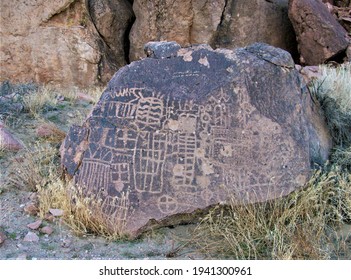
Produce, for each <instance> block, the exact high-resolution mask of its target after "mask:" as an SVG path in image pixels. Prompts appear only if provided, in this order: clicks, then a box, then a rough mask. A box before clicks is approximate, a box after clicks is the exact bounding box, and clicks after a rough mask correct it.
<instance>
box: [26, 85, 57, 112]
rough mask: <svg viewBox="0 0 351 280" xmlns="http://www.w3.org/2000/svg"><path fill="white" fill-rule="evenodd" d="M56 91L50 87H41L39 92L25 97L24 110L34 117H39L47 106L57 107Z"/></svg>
mask: <svg viewBox="0 0 351 280" xmlns="http://www.w3.org/2000/svg"><path fill="white" fill-rule="evenodd" d="M56 95H57V93H56V91H55V90H54V89H53V88H52V87H50V86H43V87H40V88H39V89H38V90H36V91H33V92H31V93H28V94H26V95H24V96H23V99H22V103H23V106H24V110H25V111H26V112H28V113H29V114H30V115H31V116H32V117H34V118H35V117H38V116H39V114H40V112H41V111H42V110H43V109H44V107H45V106H52V107H54V106H56V104H57V98H56Z"/></svg>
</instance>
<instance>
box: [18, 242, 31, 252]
mask: <svg viewBox="0 0 351 280" xmlns="http://www.w3.org/2000/svg"><path fill="white" fill-rule="evenodd" d="M16 247H17V248H18V249H20V250H22V251H27V250H28V247H27V246H24V245H23V244H21V243H18V244H17V245H16Z"/></svg>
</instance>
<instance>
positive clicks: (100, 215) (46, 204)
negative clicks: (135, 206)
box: [38, 180, 129, 240]
mask: <svg viewBox="0 0 351 280" xmlns="http://www.w3.org/2000/svg"><path fill="white" fill-rule="evenodd" d="M38 197H39V204H40V208H39V210H40V216H41V217H44V216H45V214H46V213H48V212H49V209H50V208H58V209H62V210H63V211H64V215H63V221H64V223H65V224H66V225H67V226H69V227H70V228H71V229H72V230H73V231H74V233H76V234H77V235H86V234H96V235H100V236H103V237H105V238H106V239H108V240H115V239H120V238H124V237H126V235H125V233H124V232H125V220H126V215H127V209H128V204H129V201H128V194H126V195H125V196H124V197H122V198H120V199H118V200H116V201H115V205H113V206H115V207H116V209H118V210H119V211H118V212H116V213H111V212H108V211H106V209H105V205H104V201H103V200H102V199H101V198H99V197H98V195H90V196H87V195H85V194H84V193H83V191H82V190H81V189H79V188H77V187H75V186H74V185H73V183H72V182H65V181H62V180H56V181H55V182H52V183H51V184H49V185H48V186H46V187H41V186H38Z"/></svg>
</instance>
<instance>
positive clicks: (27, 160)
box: [7, 143, 129, 239]
mask: <svg viewBox="0 0 351 280" xmlns="http://www.w3.org/2000/svg"><path fill="white" fill-rule="evenodd" d="M59 166H60V164H59V158H58V150H57V147H55V146H52V145H50V144H48V143H38V144H36V145H35V146H34V147H32V149H31V150H27V151H25V152H24V153H22V154H18V155H17V156H16V158H15V159H14V161H13V163H12V165H11V167H10V172H9V175H8V179H7V181H8V182H7V185H8V186H12V187H16V188H18V189H21V190H27V191H32V192H37V194H38V198H39V211H40V213H39V214H40V216H41V217H42V218H44V217H45V214H47V213H48V212H49V209H50V208H58V209H61V210H63V211H64V215H63V217H62V221H63V222H64V223H65V224H66V225H67V226H69V227H70V228H72V230H73V231H74V232H75V233H76V234H78V235H83V234H97V235H100V236H104V237H105V238H107V239H117V238H122V237H125V236H126V235H125V234H124V227H125V221H126V215H127V213H128V205H129V200H128V194H126V195H125V196H123V197H121V198H119V199H117V198H116V199H115V200H114V201H111V202H110V204H109V205H106V203H105V201H103V200H102V199H101V196H99V195H98V194H95V195H93V194H92V195H86V194H84V193H83V191H82V189H79V188H77V187H75V186H74V185H73V183H72V182H68V181H65V180H62V179H61V173H62V172H61V171H60V168H59ZM116 209H117V210H118V211H116Z"/></svg>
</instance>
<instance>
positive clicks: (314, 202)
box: [191, 170, 351, 260]
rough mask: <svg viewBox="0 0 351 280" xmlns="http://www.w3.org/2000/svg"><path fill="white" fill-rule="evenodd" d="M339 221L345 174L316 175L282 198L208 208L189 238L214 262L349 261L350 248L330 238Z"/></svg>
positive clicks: (347, 208) (346, 209)
mask: <svg viewBox="0 0 351 280" xmlns="http://www.w3.org/2000/svg"><path fill="white" fill-rule="evenodd" d="M345 220H349V221H350V220H351V175H350V174H349V175H348V176H346V175H345V174H342V173H340V172H339V171H338V170H332V171H330V172H328V173H325V174H322V173H321V172H320V171H319V172H317V173H316V174H315V176H314V177H313V178H312V179H311V181H310V182H309V183H308V184H307V186H306V187H305V188H304V189H301V190H298V191H295V192H294V193H292V194H290V195H289V196H287V197H283V198H281V199H277V200H273V201H268V202H265V203H256V204H241V205H239V204H237V203H235V199H233V200H232V201H231V203H230V204H229V206H228V207H226V208H224V207H219V206H218V207H216V208H214V209H213V210H212V211H210V213H209V214H208V215H207V216H206V217H205V218H204V219H203V220H202V221H201V222H200V224H199V225H198V227H197V228H196V229H195V231H194V235H193V237H192V239H191V240H192V242H194V243H195V244H196V245H197V247H198V248H199V249H200V250H201V251H202V252H203V253H205V254H207V255H208V256H209V257H216V258H218V257H219V258H233V259H273V260H274V259H330V258H350V257H351V248H350V247H351V245H350V244H348V245H347V243H346V240H345V239H342V240H340V238H336V237H337V236H338V231H337V229H338V228H340V226H342V225H343V224H344V223H345ZM347 238H349V239H350V238H351V233H350V235H349V236H348V237H346V239H347ZM349 242H350V241H349Z"/></svg>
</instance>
